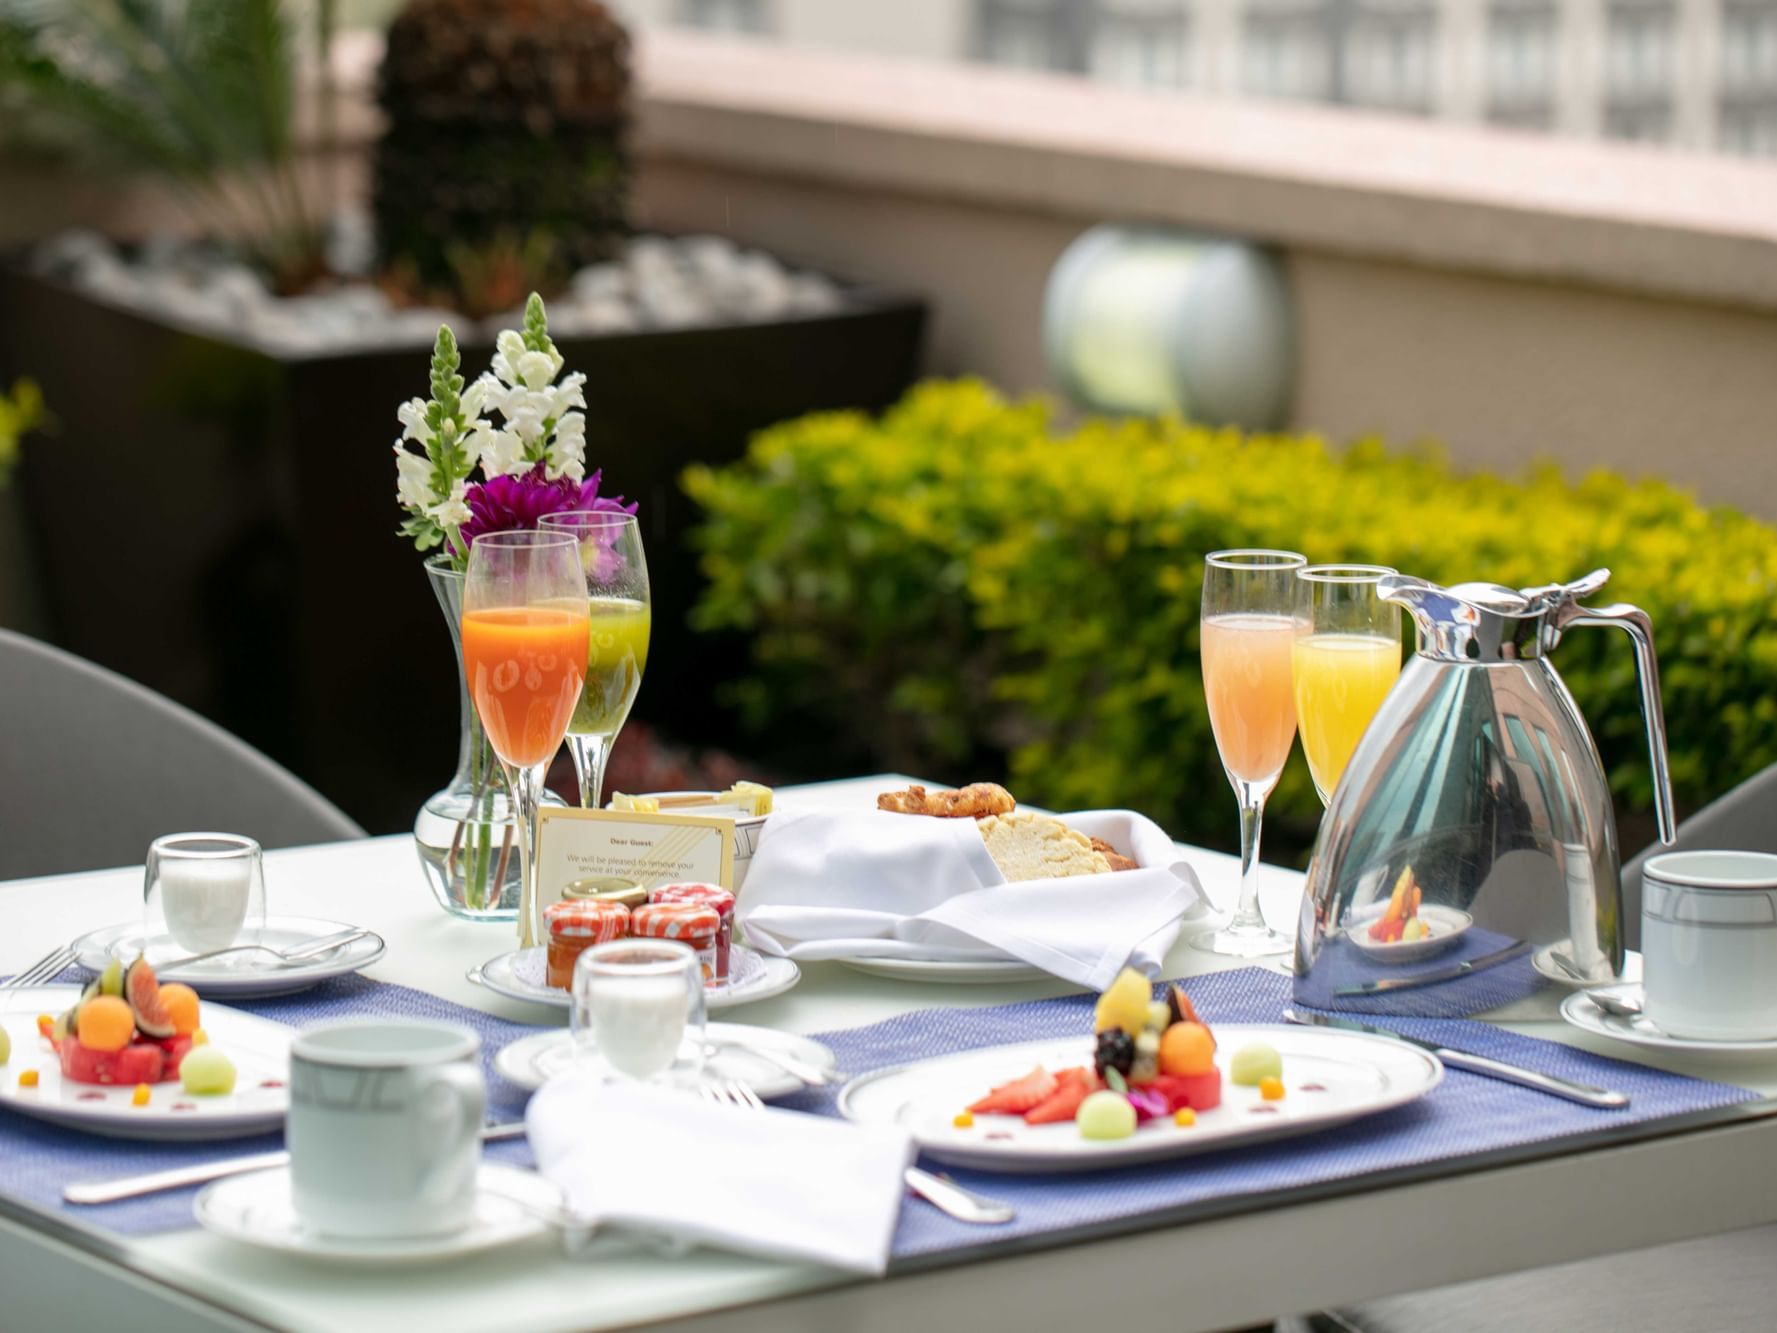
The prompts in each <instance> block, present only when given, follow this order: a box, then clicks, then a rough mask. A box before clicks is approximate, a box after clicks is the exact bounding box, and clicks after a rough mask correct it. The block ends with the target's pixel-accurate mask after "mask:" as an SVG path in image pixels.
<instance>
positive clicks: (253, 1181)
mask: <svg viewBox="0 0 1777 1333" xmlns="http://www.w3.org/2000/svg"><path fill="white" fill-rule="evenodd" d="M476 1185H477V1190H476V1196H475V1212H474V1215H473V1216H472V1217H471V1218H470V1221H469V1225H468V1226H466V1227H464V1228H463V1229H462V1230H461V1231H457V1232H452V1233H450V1234H448V1235H443V1236H394V1237H388V1238H376V1237H363V1236H329V1235H326V1234H324V1233H321V1232H316V1231H311V1230H309V1229H308V1228H307V1227H305V1226H303V1225H302V1222H301V1220H300V1219H299V1218H298V1217H297V1216H296V1209H295V1206H294V1205H293V1204H292V1203H291V1200H290V1168H289V1167H287V1166H280V1167H274V1168H273V1169H272V1170H270V1171H255V1172H253V1173H251V1174H250V1175H245V1176H231V1177H229V1178H228V1179H226V1180H218V1181H216V1182H215V1183H214V1184H211V1185H208V1186H206V1187H205V1188H204V1189H203V1191H202V1192H201V1193H200V1194H199V1195H198V1196H197V1198H196V1199H194V1200H193V1201H192V1205H191V1212H192V1215H193V1216H194V1217H195V1218H196V1219H197V1223H198V1225H199V1226H201V1227H203V1228H204V1230H206V1231H213V1232H215V1233H216V1234H217V1235H219V1236H227V1237H228V1238H229V1239H230V1240H236V1241H239V1242H241V1243H242V1244H244V1245H251V1246H253V1247H255V1248H256V1249H262V1250H276V1251H279V1252H281V1253H284V1254H295V1255H300V1256H303V1257H304V1258H310V1259H327V1260H331V1261H334V1262H339V1263H351V1264H370V1265H384V1264H419V1263H437V1262H438V1261H440V1260H444V1259H458V1258H461V1257H463V1256H464V1255H469V1254H477V1253H480V1252H481V1251H482V1250H490V1249H493V1248H495V1247H497V1246H501V1245H510V1244H512V1243H513V1242H514V1241H520V1240H525V1239H528V1238H529V1237H531V1236H536V1235H541V1234H542V1233H543V1232H545V1231H547V1230H548V1229H549V1223H548V1221H547V1220H546V1219H547V1218H548V1217H549V1215H550V1214H551V1213H552V1212H553V1211H554V1210H556V1209H558V1208H560V1206H561V1192H560V1191H559V1190H557V1189H556V1187H555V1186H554V1185H551V1184H550V1183H549V1182H548V1181H547V1180H545V1179H543V1177H542V1176H539V1175H538V1174H537V1173H536V1172H534V1171H521V1170H519V1169H518V1168H517V1167H511V1166H496V1165H494V1164H492V1163H485V1162H484V1163H483V1164H482V1166H481V1169H480V1171H479V1172H478V1173H477V1177H476Z"/></svg>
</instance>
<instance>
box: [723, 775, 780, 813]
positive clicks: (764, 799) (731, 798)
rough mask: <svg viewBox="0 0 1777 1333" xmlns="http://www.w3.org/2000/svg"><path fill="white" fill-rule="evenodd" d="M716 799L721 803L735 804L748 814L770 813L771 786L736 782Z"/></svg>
mask: <svg viewBox="0 0 1777 1333" xmlns="http://www.w3.org/2000/svg"><path fill="white" fill-rule="evenodd" d="M716 799H717V800H718V801H719V802H721V804H723V805H737V806H739V807H740V808H741V809H742V810H744V811H745V812H746V813H747V814H749V815H768V814H770V813H771V788H770V787H764V786H761V785H760V784H759V783H757V782H737V783H735V784H734V785H733V786H732V787H730V788H729V789H728V790H727V791H725V792H723V793H722V794H721V795H720V796H719V797H717V798H716Z"/></svg>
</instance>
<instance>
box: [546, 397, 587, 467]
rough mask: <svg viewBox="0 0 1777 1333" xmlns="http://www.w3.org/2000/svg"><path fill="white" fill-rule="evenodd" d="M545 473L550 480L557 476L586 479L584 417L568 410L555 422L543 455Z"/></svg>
mask: <svg viewBox="0 0 1777 1333" xmlns="http://www.w3.org/2000/svg"><path fill="white" fill-rule="evenodd" d="M544 462H545V464H546V474H547V476H548V477H549V479H550V480H551V481H553V480H554V479H555V478H557V477H571V478H573V480H575V481H585V480H586V418H585V417H583V416H581V415H580V413H578V412H570V413H568V414H567V415H566V416H565V417H563V418H562V419H561V420H560V421H558V422H556V423H555V435H554V438H552V439H551V440H550V441H549V446H548V449H547V451H546V453H545V455H544Z"/></svg>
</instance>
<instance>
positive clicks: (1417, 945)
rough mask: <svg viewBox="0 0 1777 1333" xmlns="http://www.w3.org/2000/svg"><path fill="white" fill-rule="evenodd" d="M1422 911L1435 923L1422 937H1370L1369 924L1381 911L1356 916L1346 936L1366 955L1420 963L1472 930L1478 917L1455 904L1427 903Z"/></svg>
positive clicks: (1381, 960)
mask: <svg viewBox="0 0 1777 1333" xmlns="http://www.w3.org/2000/svg"><path fill="white" fill-rule="evenodd" d="M1419 915H1420V916H1421V917H1422V918H1424V920H1425V923H1426V924H1427V925H1428V926H1430V927H1431V930H1432V933H1431V934H1430V935H1427V936H1426V937H1425V938H1424V939H1419V940H1391V941H1388V942H1384V941H1381V940H1373V939H1371V938H1370V934H1369V928H1370V923H1371V922H1372V921H1377V920H1380V919H1381V917H1382V913H1381V912H1380V911H1377V912H1372V913H1370V914H1369V915H1367V916H1362V917H1354V918H1353V919H1352V921H1351V924H1350V925H1349V926H1347V927H1346V930H1345V937H1346V938H1347V939H1348V940H1350V941H1351V943H1352V947H1353V948H1355V949H1356V950H1357V951H1358V952H1359V953H1361V954H1363V955H1364V957H1366V958H1369V959H1372V960H1374V961H1375V962H1378V963H1417V962H1419V961H1421V960H1422V959H1426V958H1432V957H1435V956H1436V955H1438V954H1441V953H1443V952H1444V950H1446V949H1448V948H1449V947H1450V946H1451V945H1452V944H1455V943H1456V941H1457V940H1459V939H1461V938H1462V937H1463V936H1464V935H1465V934H1467V933H1468V928H1469V927H1470V926H1472V925H1474V924H1475V919H1474V917H1472V916H1470V915H1469V914H1468V913H1467V912H1463V911H1458V910H1457V909H1456V908H1454V907H1440V906H1439V905H1437V904H1436V903H1427V904H1426V905H1425V906H1423V907H1421V908H1420V909H1419Z"/></svg>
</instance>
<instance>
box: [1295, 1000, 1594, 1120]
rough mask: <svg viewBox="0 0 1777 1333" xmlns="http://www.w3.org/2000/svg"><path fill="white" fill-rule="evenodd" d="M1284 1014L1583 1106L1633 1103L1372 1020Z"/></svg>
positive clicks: (1588, 1086) (1306, 1024)
mask: <svg viewBox="0 0 1777 1333" xmlns="http://www.w3.org/2000/svg"><path fill="white" fill-rule="evenodd" d="M1283 1016H1284V1018H1285V1019H1286V1020H1288V1021H1289V1022H1291V1023H1300V1024H1302V1025H1304V1026H1305V1027H1317V1028H1337V1029H1339V1030H1340V1031H1341V1032H1367V1033H1369V1034H1370V1036H1372V1037H1392V1038H1394V1040H1396V1041H1404V1042H1406V1043H1407V1045H1409V1046H1417V1047H1419V1049H1420V1050H1422V1051H1430V1052H1431V1053H1432V1054H1433V1055H1435V1056H1437V1057H1438V1059H1440V1060H1442V1061H1443V1062H1444V1063H1445V1064H1447V1065H1449V1066H1450V1067H1451V1068H1452V1069H1466V1070H1468V1072H1469V1073H1471V1074H1480V1075H1482V1076H1483V1077H1486V1078H1496V1079H1499V1080H1500V1081H1501V1082H1502V1083H1516V1084H1517V1085H1518V1086H1519V1087H1521V1088H1532V1089H1534V1090H1536V1091H1537V1092H1546V1093H1548V1094H1549V1095H1550V1096H1553V1097H1565V1098H1566V1099H1567V1100H1568V1101H1570V1102H1578V1103H1580V1105H1582V1106H1591V1107H1596V1108H1597V1109H1599V1110H1603V1111H1616V1110H1620V1109H1622V1108H1623V1107H1625V1106H1627V1105H1628V1104H1629V1094H1628V1093H1626V1092H1612V1091H1611V1090H1610V1089H1608V1088H1596V1087H1593V1086H1592V1085H1591V1084H1590V1083H1577V1082H1575V1081H1574V1080H1573V1079H1570V1078H1561V1077H1559V1076H1557V1075H1555V1074H1545V1073H1542V1072H1541V1071H1540V1070H1536V1069H1526V1068H1524V1067H1523V1066H1522V1065H1513V1064H1507V1063H1506V1062H1505V1061H1504V1060H1495V1059H1493V1058H1492V1057H1490V1056H1485V1055H1475V1054H1474V1053H1472V1052H1470V1051H1459V1050H1456V1049H1455V1048H1453V1047H1450V1046H1440V1045H1438V1043H1437V1042H1435V1041H1422V1040H1421V1039H1420V1038H1418V1037H1409V1036H1407V1035H1406V1034H1405V1033H1403V1032H1396V1031H1394V1030H1393V1029H1392V1028H1379V1027H1372V1026H1371V1025H1370V1024H1368V1023H1360V1022H1358V1021H1357V1020H1356V1019H1355V1018H1335V1017H1333V1015H1331V1014H1313V1013H1307V1012H1298V1011H1297V1010H1294V1009H1285V1010H1284V1011H1283Z"/></svg>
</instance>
